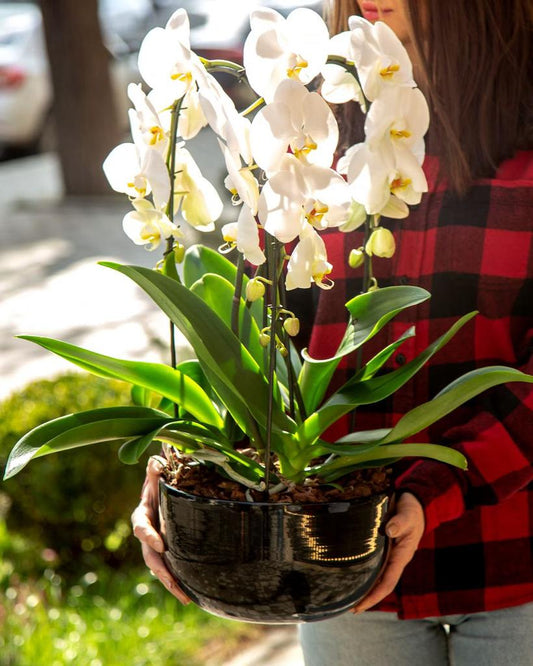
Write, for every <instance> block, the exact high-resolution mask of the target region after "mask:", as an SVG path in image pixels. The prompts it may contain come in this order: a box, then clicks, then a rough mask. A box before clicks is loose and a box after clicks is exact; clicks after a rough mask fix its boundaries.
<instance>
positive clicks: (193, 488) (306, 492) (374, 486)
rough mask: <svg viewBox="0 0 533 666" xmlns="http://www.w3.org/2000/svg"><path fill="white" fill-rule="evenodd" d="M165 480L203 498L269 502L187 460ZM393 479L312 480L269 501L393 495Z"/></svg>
mask: <svg viewBox="0 0 533 666" xmlns="http://www.w3.org/2000/svg"><path fill="white" fill-rule="evenodd" d="M173 455H174V454H173ZM164 478H165V482H166V483H168V484H169V485H170V486H174V487H175V488H178V489H179V490H183V491H185V492H187V493H190V494H192V495H198V496H200V497H209V498H214V499H224V500H233V501H237V502H247V501H250V500H253V501H257V502H262V501H265V494H264V493H262V492H260V491H257V490H249V491H246V489H245V488H243V486H242V485H240V484H239V483H237V482H235V481H232V480H231V479H225V478H223V477H221V476H220V474H219V473H217V472H216V471H215V470H214V469H212V468H210V467H207V466H206V465H200V464H198V463H195V462H193V461H191V460H190V459H187V458H183V457H180V458H179V459H178V458H177V456H174V460H172V461H171V464H170V465H169V466H168V467H167V469H166V470H165V472H164ZM391 478H392V470H391V469H390V468H384V467H378V468H372V469H362V470H357V471H355V472H352V473H351V474H348V475H347V476H344V477H343V478H342V479H339V480H338V481H336V483H335V485H332V484H324V483H322V482H321V481H320V480H319V479H316V478H309V479H307V480H306V482H305V483H304V484H301V485H296V484H291V485H289V486H288V488H287V489H286V490H284V491H282V492H280V493H277V494H274V495H271V496H270V498H269V500H268V501H270V502H286V503H292V504H310V503H317V502H337V501H342V500H350V499H354V498H356V497H369V496H370V495H377V494H380V493H383V492H391V486H392V481H391Z"/></svg>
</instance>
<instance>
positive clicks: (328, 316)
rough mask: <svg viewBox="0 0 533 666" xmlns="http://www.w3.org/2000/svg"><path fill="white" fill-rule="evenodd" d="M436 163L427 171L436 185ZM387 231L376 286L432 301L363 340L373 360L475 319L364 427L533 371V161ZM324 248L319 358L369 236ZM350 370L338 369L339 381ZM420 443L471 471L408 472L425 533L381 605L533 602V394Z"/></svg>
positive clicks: (496, 400)
mask: <svg viewBox="0 0 533 666" xmlns="http://www.w3.org/2000/svg"><path fill="white" fill-rule="evenodd" d="M435 166H436V165H435V164H434V163H433V162H432V160H431V159H428V160H426V172H428V177H429V178H428V179H429V180H430V181H431V180H433V181H435V179H432V177H431V176H432V174H431V172H434V171H435ZM385 224H386V226H388V227H389V228H390V229H391V230H392V231H393V233H394V236H395V239H396V242H397V250H396V254H395V255H394V257H393V258H392V259H374V273H375V276H376V277H377V279H378V281H379V284H380V286H387V285H397V284H414V285H419V286H421V287H424V288H425V289H427V290H428V291H429V292H431V294H432V298H431V299H430V300H429V301H427V302H426V303H424V304H422V305H420V306H418V307H416V308H410V309H408V310H406V311H404V312H403V313H402V314H401V315H399V316H398V317H397V318H396V319H394V320H393V322H392V323H391V324H389V325H388V326H387V327H386V330H385V331H383V332H382V333H381V334H380V335H379V336H378V337H376V338H375V339H374V340H372V341H371V342H369V343H368V344H367V345H366V346H365V357H366V358H367V359H368V358H370V357H371V356H372V355H373V354H374V353H375V352H376V351H377V349H378V348H381V347H383V346H384V345H386V344H389V343H390V342H392V341H393V340H395V339H397V337H398V336H399V335H400V334H401V333H402V332H403V331H405V330H406V329H407V328H408V327H409V326H411V325H413V324H414V325H415V326H416V333H417V335H416V337H415V338H411V339H408V340H406V342H405V343H404V344H403V346H402V347H401V348H400V349H399V350H398V353H397V355H396V356H395V357H393V358H392V359H391V361H390V362H389V368H390V369H393V368H394V367H397V366H398V365H401V364H403V363H405V362H407V361H409V360H411V359H412V358H413V357H414V356H415V355H417V354H418V353H419V352H420V351H422V350H423V349H424V348H425V347H426V346H427V345H428V344H429V343H430V342H431V341H433V340H435V339H436V338H437V337H439V336H440V335H442V334H443V333H444V332H445V331H446V330H447V329H448V328H449V327H450V325H451V324H452V323H453V322H455V321H456V320H457V319H458V318H459V317H460V316H461V315H463V314H465V313H467V312H470V311H472V310H479V315H478V316H477V317H475V318H474V320H473V321H470V322H469V323H468V324H467V325H466V326H465V327H464V328H463V329H461V331H460V332H459V333H458V334H457V335H456V337H455V338H453V339H452V340H451V341H450V342H449V343H448V345H447V346H446V347H445V348H444V349H443V350H441V351H440V352H439V353H438V354H436V355H435V357H434V358H433V359H432V360H431V361H430V362H429V363H428V364H427V365H426V366H425V367H424V368H423V369H422V370H421V371H420V372H419V373H418V374H417V375H416V376H415V377H414V378H413V379H411V381H410V382H409V383H408V384H407V385H406V386H405V387H404V388H403V389H401V390H400V391H398V392H397V393H396V395H394V396H393V397H391V398H390V399H387V400H384V401H382V402H381V403H378V404H377V405H374V406H370V407H369V408H366V409H364V410H363V409H361V410H360V411H359V410H358V412H357V417H356V423H357V427H358V428H361V429H367V428H378V427H390V426H392V425H393V424H394V423H395V422H396V421H397V420H398V418H399V417H400V416H401V415H402V414H404V413H405V412H406V411H408V410H409V409H411V408H412V407H414V406H415V405H417V404H420V403H422V402H425V401H426V400H428V399H430V398H431V397H433V396H434V395H435V394H436V393H437V392H438V391H439V390H440V389H442V388H443V387H444V386H445V385H446V384H448V383H449V382H450V381H451V380H453V379H454V378H456V377H458V376H459V375H461V374H463V373H464V372H467V371H469V370H472V369H473V368H477V367H482V366H486V365H493V364H496V365H499V364H502V365H509V366H513V367H516V368H520V369H522V370H524V371H526V372H529V373H533V360H532V354H531V352H532V349H533V152H522V153H519V154H518V155H517V156H516V157H515V158H514V159H512V160H509V161H507V162H506V163H504V164H503V165H502V167H501V168H500V170H499V172H498V174H497V177H496V178H494V179H491V180H482V181H478V183H477V184H476V185H475V186H474V187H473V188H472V189H471V191H470V192H469V193H468V195H467V196H466V198H464V199H462V200H460V199H458V198H457V197H456V196H454V195H452V194H450V192H449V191H447V190H446V188H445V186H433V187H432V188H431V191H430V193H428V194H427V195H426V196H425V197H424V199H423V201H422V203H421V204H420V205H419V206H417V207H415V208H414V209H413V210H412V212H411V214H410V215H409V217H408V218H407V219H405V220H388V221H386V223H385ZM325 240H326V244H327V247H328V253H329V257H330V261H331V262H332V263H333V265H334V273H333V274H332V276H331V277H332V278H333V279H334V280H335V283H336V284H335V287H334V290H333V292H329V293H328V292H326V293H321V294H320V296H319V301H318V305H317V312H316V316H315V324H314V328H313V330H312V336H311V344H310V351H311V354H312V355H313V356H316V357H319V358H325V357H327V356H329V355H331V354H332V353H333V352H334V351H335V349H336V347H337V345H338V343H339V341H340V339H341V336H342V333H343V332H344V329H345V325H346V310H345V308H344V303H345V301H347V300H348V299H349V298H351V297H353V296H354V295H355V294H357V293H359V291H360V289H361V269H357V270H352V269H350V268H349V267H348V255H349V253H350V250H351V249H352V248H354V247H358V246H359V245H361V241H362V239H361V237H360V236H358V234H357V233H356V234H343V233H340V232H338V231H331V232H329V233H328V234H327V235H326V237H325ZM334 294H335V296H333V295H334ZM348 365H349V363H348V364H347V365H345V366H343V367H341V369H340V370H339V377H338V382H339V384H340V383H342V381H344V379H345V377H346V373H347V372H348V367H347V366H348ZM346 427H347V422H344V423H342V424H340V425H339V427H338V428H337V432H336V433H332V435H333V436H334V437H336V436H340V435H342V434H344V433H345V432H346ZM413 439H414V438H413ZM417 439H418V441H421V442H423V441H426V442H428V441H429V442H434V443H446V444H451V445H453V446H454V447H456V448H458V449H459V450H461V451H462V452H463V453H464V455H465V456H466V457H467V459H468V461H469V469H468V471H467V472H462V471H460V470H458V469H456V468H452V467H448V466H446V465H444V464H442V463H437V462H433V461H428V460H426V461H422V460H421V461H416V462H413V461H410V462H409V463H407V464H405V466H404V467H403V469H402V470H401V473H400V474H399V477H398V478H397V482H396V484H397V487H398V489H404V490H409V491H410V492H412V493H413V494H415V495H416V496H417V497H418V498H419V499H420V501H421V502H422V504H423V506H424V509H425V515H426V533H425V535H424V537H423V539H422V541H421V543H420V546H419V549H418V552H417V554H416V555H415V558H414V559H413V561H412V562H411V563H410V564H409V565H408V566H407V568H406V569H405V572H404V574H403V576H402V579H401V581H400V583H399V585H398V587H397V589H396V591H395V593H394V595H391V597H389V598H388V599H387V600H386V601H385V602H384V603H383V604H382V605H381V606H380V608H382V609H384V610H395V611H397V612H398V614H399V616H400V617H402V618H415V617H428V616H438V615H446V614H455V613H461V614H464V613H472V612H478V611H484V610H494V609H497V608H503V607H507V606H514V605H518V604H522V603H526V602H530V601H533V465H532V462H533V390H532V388H531V385H530V384H519V383H513V384H508V385H506V386H502V387H497V388H494V389H491V390H490V391H487V392H486V393H484V394H482V395H481V396H480V397H478V398H477V399H474V400H471V401H470V402H469V403H467V404H466V405H465V406H464V407H461V408H460V409H458V410H456V411H455V412H454V413H453V414H451V415H449V416H448V417H446V418H445V419H443V420H442V421H440V422H439V423H437V424H436V425H434V426H433V427H431V428H430V429H429V432H424V433H421V434H420V436H418V437H417Z"/></svg>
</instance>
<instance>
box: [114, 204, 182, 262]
mask: <svg viewBox="0 0 533 666" xmlns="http://www.w3.org/2000/svg"><path fill="white" fill-rule="evenodd" d="M132 204H133V207H134V208H135V211H132V212H130V213H127V215H126V216H125V217H124V219H123V221H122V227H123V229H124V232H125V234H126V235H127V236H128V237H129V238H131V240H132V241H133V242H134V243H135V244H136V245H147V246H148V247H147V249H148V250H155V249H156V248H157V247H158V246H159V244H160V243H161V241H162V240H164V239H165V238H168V237H169V236H182V235H183V234H182V233H181V232H180V231H179V229H178V228H177V227H176V225H175V224H174V223H173V222H171V221H170V220H169V219H168V217H167V216H166V215H165V214H164V213H163V212H162V211H161V210H158V209H157V208H155V207H154V205H153V204H152V203H150V201H147V200H146V199H134V200H133V201H132Z"/></svg>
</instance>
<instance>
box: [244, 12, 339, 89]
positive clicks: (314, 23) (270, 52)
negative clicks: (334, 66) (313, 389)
mask: <svg viewBox="0 0 533 666" xmlns="http://www.w3.org/2000/svg"><path fill="white" fill-rule="evenodd" d="M250 26H251V32H250V34H249V35H248V37H247V39H246V42H245V44H244V65H245V67H246V74H247V77H248V81H249V83H250V86H251V87H252V88H253V90H255V92H256V93H258V95H261V96H262V97H264V99H265V100H266V101H267V102H270V101H271V100H272V99H273V97H274V93H275V90H276V88H277V86H278V84H279V83H280V82H281V81H283V80H285V79H293V80H296V81H300V82H301V83H304V84H306V83H309V82H310V81H312V80H313V79H314V78H315V76H317V74H319V73H320V70H321V69H322V66H323V65H324V64H325V62H326V60H327V56H328V44H329V34H328V29H327V27H326V24H325V23H324V21H323V20H322V18H321V17H320V16H319V15H318V14H317V13H316V12H314V11H313V10H311V9H307V8H305V7H300V8H298V9H295V10H294V11H292V12H291V13H290V14H289V16H288V17H287V18H286V19H285V18H284V17H283V16H282V15H281V14H280V13H279V12H277V11H275V10H274V9H269V8H267V7H261V8H258V9H255V10H254V11H253V12H252V13H251V15H250Z"/></svg>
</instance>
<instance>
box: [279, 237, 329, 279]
mask: <svg viewBox="0 0 533 666" xmlns="http://www.w3.org/2000/svg"><path fill="white" fill-rule="evenodd" d="M331 270H332V265H331V264H330V263H329V262H328V257H327V253H326V246H325V244H324V241H323V240H322V238H320V236H319V235H318V233H317V232H316V231H315V230H314V229H313V227H312V226H311V225H310V224H308V225H306V226H305V227H304V228H303V229H302V233H301V235H300V242H299V243H298V244H297V245H296V247H295V248H294V250H293V252H292V254H291V258H290V259H289V263H288V265H287V277H286V279H285V287H286V288H287V290H289V291H290V290H292V289H298V288H299V289H309V287H310V286H311V284H312V283H313V282H314V283H315V284H316V285H317V286H318V287H320V288H322V289H331V287H332V286H333V283H332V281H331V280H328V279H327V276H328V275H329V274H330V273H331Z"/></svg>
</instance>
